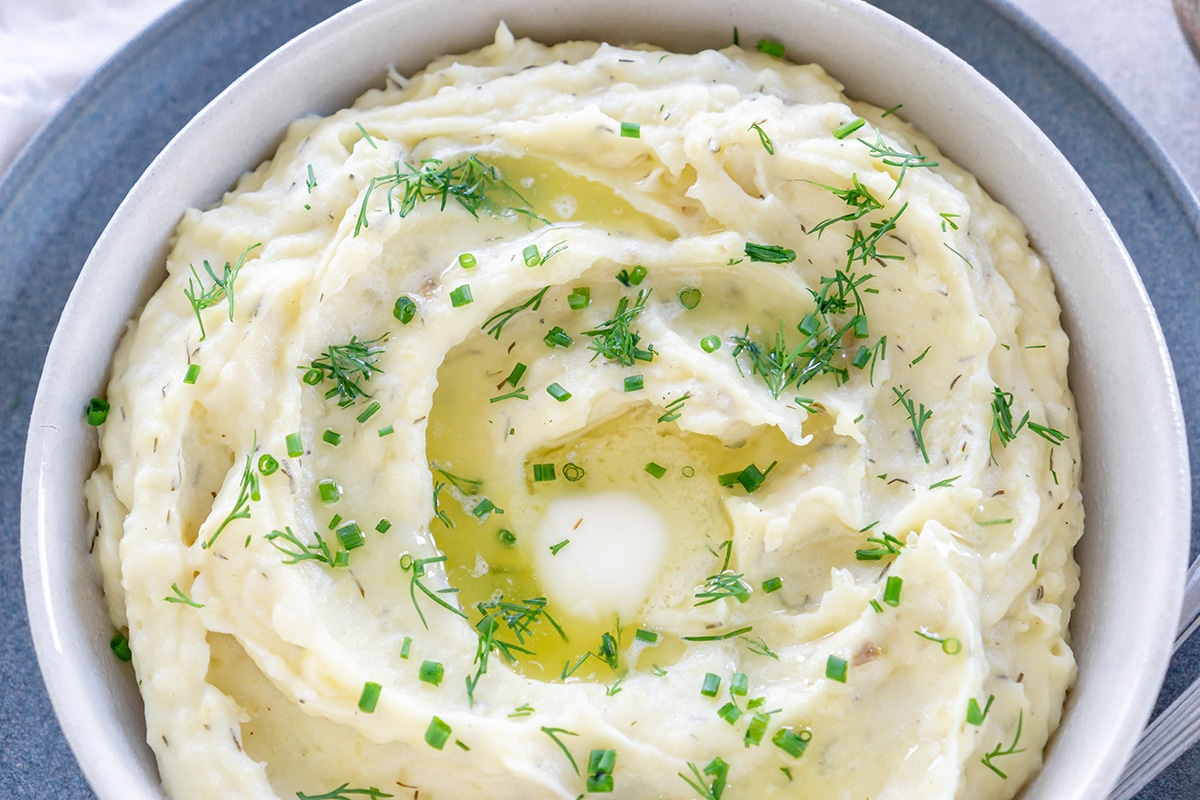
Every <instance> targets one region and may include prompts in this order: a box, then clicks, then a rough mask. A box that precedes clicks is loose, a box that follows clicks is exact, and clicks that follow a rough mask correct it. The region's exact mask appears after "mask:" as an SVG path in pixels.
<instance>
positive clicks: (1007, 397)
mask: <svg viewBox="0 0 1200 800" xmlns="http://www.w3.org/2000/svg"><path fill="white" fill-rule="evenodd" d="M1012 404H1013V395H1012V392H1005V391H1002V390H1001V389H1000V387H999V386H995V387H993V388H992V433H994V434H995V435H996V437H997V438H998V439H999V440H1000V444H1001V445H1003V446H1004V447H1008V443H1009V442H1011V441H1013V440H1014V439H1016V438H1017V434H1018V433H1020V432H1021V428H1024V427H1025V425H1026V424H1028V422H1029V412H1028V411H1026V412H1025V416H1023V417H1021V421H1020V422H1018V423H1017V424H1016V425H1014V424H1013V415H1012Z"/></svg>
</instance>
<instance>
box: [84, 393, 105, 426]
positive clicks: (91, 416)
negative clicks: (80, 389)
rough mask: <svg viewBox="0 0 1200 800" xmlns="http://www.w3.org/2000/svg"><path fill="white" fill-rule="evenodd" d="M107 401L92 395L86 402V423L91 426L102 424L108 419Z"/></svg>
mask: <svg viewBox="0 0 1200 800" xmlns="http://www.w3.org/2000/svg"><path fill="white" fill-rule="evenodd" d="M108 409H109V405H108V401H107V400H102V399H100V398H99V397H93V398H92V399H91V400H89V401H88V404H87V424H88V425H91V426H92V427H93V428H94V427H97V426H99V425H103V424H104V420H106V419H108Z"/></svg>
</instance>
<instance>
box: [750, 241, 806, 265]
mask: <svg viewBox="0 0 1200 800" xmlns="http://www.w3.org/2000/svg"><path fill="white" fill-rule="evenodd" d="M745 251H746V258H748V259H750V260H751V261H762V262H764V263H767V264H790V263H791V262H793V261H795V260H796V251H795V250H790V249H788V248H786V247H781V246H779V245H777V244H758V243H756V242H746V247H745Z"/></svg>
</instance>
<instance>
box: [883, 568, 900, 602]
mask: <svg viewBox="0 0 1200 800" xmlns="http://www.w3.org/2000/svg"><path fill="white" fill-rule="evenodd" d="M902 588H904V579H903V578H901V577H899V576H898V575H889V576H888V579H887V585H885V586H884V589H883V602H885V603H887V604H888V605H889V606H891V607H892V608H895V607H896V606H898V605H900V590H901V589H902Z"/></svg>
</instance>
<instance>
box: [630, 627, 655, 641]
mask: <svg viewBox="0 0 1200 800" xmlns="http://www.w3.org/2000/svg"><path fill="white" fill-rule="evenodd" d="M633 638H635V639H637V640H638V641H639V642H648V643H649V644H658V638H659V637H658V633H656V632H655V631H648V630H646V629H645V628H638V629H637V633H635V634H634V635H633Z"/></svg>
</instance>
